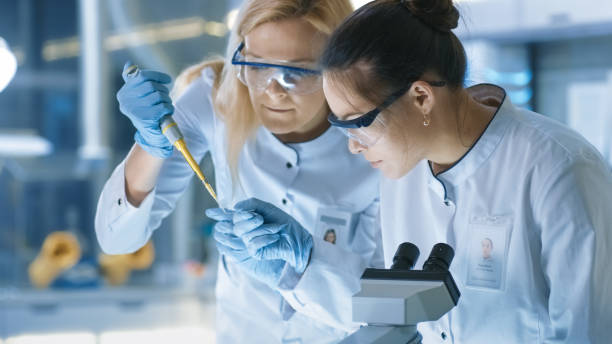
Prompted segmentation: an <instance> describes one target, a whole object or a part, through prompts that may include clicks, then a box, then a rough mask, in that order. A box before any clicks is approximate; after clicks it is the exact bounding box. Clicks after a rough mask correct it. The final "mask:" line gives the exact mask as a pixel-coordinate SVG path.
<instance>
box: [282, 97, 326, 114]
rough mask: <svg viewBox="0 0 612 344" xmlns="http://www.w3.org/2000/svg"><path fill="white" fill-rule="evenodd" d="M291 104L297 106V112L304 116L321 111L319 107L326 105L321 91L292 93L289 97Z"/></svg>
mask: <svg viewBox="0 0 612 344" xmlns="http://www.w3.org/2000/svg"><path fill="white" fill-rule="evenodd" d="M291 100H292V101H293V104H295V106H296V108H297V112H298V113H299V114H300V115H301V116H300V117H302V116H305V117H313V116H315V115H316V114H318V113H319V111H321V108H322V107H324V106H327V105H326V104H327V103H326V102H325V96H324V95H323V91H317V92H314V93H311V94H305V95H294V96H292V97H291Z"/></svg>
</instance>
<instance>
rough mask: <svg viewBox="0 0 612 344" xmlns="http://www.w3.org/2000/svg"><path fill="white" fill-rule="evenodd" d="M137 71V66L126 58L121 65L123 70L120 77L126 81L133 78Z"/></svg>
mask: <svg viewBox="0 0 612 344" xmlns="http://www.w3.org/2000/svg"><path fill="white" fill-rule="evenodd" d="M138 73H139V69H138V66H137V65H135V64H134V63H132V61H130V60H127V61H126V62H125V64H124V65H123V72H121V77H122V78H123V81H124V82H126V83H127V82H128V80H130V79H133V78H134V77H135V76H137V75H138Z"/></svg>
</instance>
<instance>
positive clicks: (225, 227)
mask: <svg viewBox="0 0 612 344" xmlns="http://www.w3.org/2000/svg"><path fill="white" fill-rule="evenodd" d="M215 231H219V232H221V233H226V234H232V235H235V233H234V225H232V223H231V222H227V221H220V222H217V223H215ZM236 236H237V235H236Z"/></svg>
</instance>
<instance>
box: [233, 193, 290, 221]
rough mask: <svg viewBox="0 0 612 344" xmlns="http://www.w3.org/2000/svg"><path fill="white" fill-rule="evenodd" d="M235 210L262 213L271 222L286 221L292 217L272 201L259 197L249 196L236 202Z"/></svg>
mask: <svg viewBox="0 0 612 344" xmlns="http://www.w3.org/2000/svg"><path fill="white" fill-rule="evenodd" d="M234 209H235V210H245V211H251V212H255V213H258V214H260V215H261V216H263V218H264V220H265V221H266V222H268V223H270V222H285V221H286V220H287V219H288V218H291V217H290V216H289V215H288V214H287V213H285V212H284V211H282V210H280V209H279V208H277V207H276V206H275V205H273V204H272V203H268V202H264V201H262V200H260V199H257V198H249V199H247V200H244V201H240V202H238V203H236V205H235V206H234Z"/></svg>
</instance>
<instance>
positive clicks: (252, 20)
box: [172, 0, 353, 180]
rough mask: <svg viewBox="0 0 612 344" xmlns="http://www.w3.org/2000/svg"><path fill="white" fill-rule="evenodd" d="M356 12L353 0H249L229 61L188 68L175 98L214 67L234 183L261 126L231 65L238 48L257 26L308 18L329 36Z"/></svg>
mask: <svg viewBox="0 0 612 344" xmlns="http://www.w3.org/2000/svg"><path fill="white" fill-rule="evenodd" d="M352 11H353V7H352V5H351V3H350V2H349V0H247V1H246V2H245V3H244V4H243V5H242V7H241V9H240V13H239V14H238V17H237V20H236V24H234V27H233V28H232V31H231V34H230V39H229V43H228V46H227V50H226V55H225V60H222V59H216V60H207V61H203V62H201V63H199V64H197V65H194V66H191V67H189V68H187V69H185V70H184V71H183V72H182V73H181V74H180V75H179V77H178V78H177V79H176V82H175V86H174V89H173V91H172V94H173V96H174V97H176V96H178V95H180V94H181V93H182V92H183V91H184V90H185V88H186V87H187V86H188V85H189V84H190V83H191V82H193V81H194V80H195V79H197V78H198V77H199V76H200V74H201V72H202V70H203V69H206V68H212V70H213V71H214V74H215V82H214V85H213V106H214V109H215V112H216V114H217V115H218V116H220V117H221V118H222V119H223V121H224V122H225V126H226V131H227V152H226V154H227V161H228V163H229V166H230V170H231V172H232V177H233V179H234V180H237V179H238V178H237V175H238V172H237V171H238V161H239V159H240V152H241V151H242V147H243V146H244V144H245V143H246V141H247V140H248V139H249V137H251V136H252V135H253V134H254V133H255V131H256V129H257V128H258V127H259V125H260V123H259V121H258V120H257V117H256V116H255V110H254V109H253V105H252V104H251V100H250V97H249V91H248V88H247V87H246V86H244V85H243V84H242V83H241V82H240V81H239V80H238V78H237V76H236V72H235V69H234V66H232V64H231V59H232V54H233V53H234V51H235V49H236V48H237V47H238V45H239V44H240V43H241V42H242V41H244V37H245V36H246V35H247V34H248V33H249V32H251V31H252V30H253V29H255V28H256V27H257V26H259V25H262V24H265V23H269V22H275V21H280V20H285V19H293V18H301V19H304V20H306V21H307V22H308V23H310V24H311V25H312V26H314V27H315V28H316V29H317V30H318V31H319V32H321V33H323V34H324V35H326V36H329V35H331V33H332V32H333V31H334V30H335V29H336V27H338V26H339V25H340V23H341V22H342V21H343V20H344V18H346V17H347V16H348V15H349V14H350V13H351V12H352ZM174 99H176V98H174Z"/></svg>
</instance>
